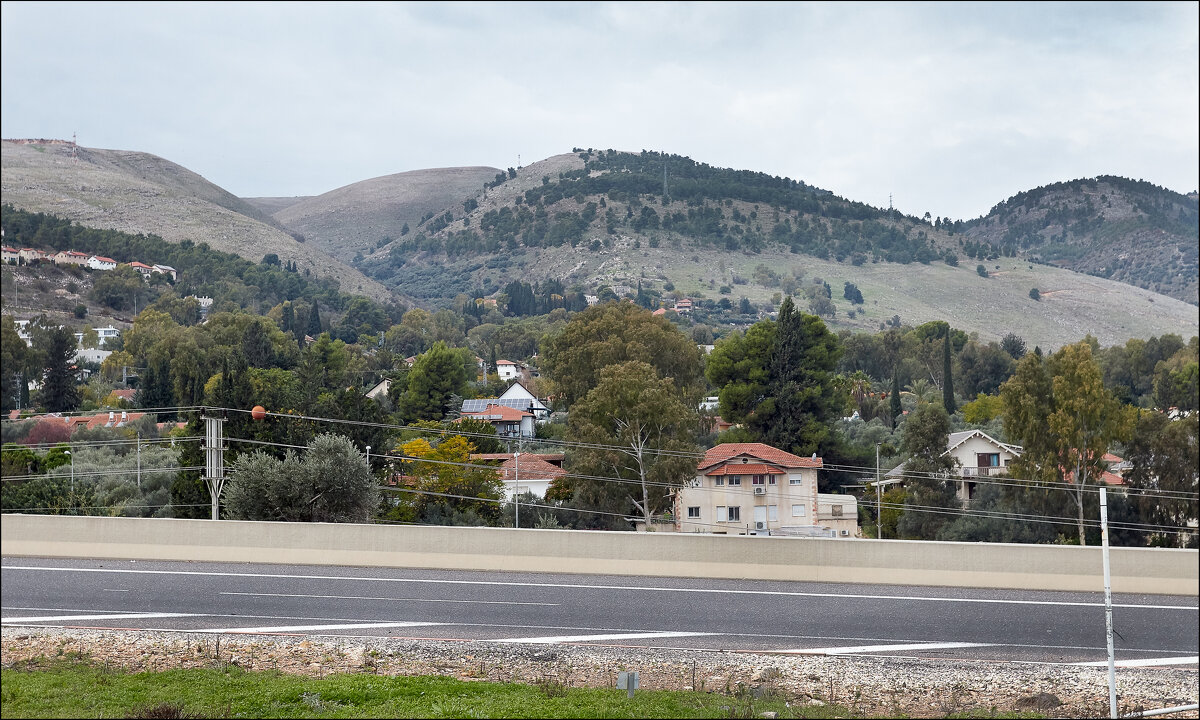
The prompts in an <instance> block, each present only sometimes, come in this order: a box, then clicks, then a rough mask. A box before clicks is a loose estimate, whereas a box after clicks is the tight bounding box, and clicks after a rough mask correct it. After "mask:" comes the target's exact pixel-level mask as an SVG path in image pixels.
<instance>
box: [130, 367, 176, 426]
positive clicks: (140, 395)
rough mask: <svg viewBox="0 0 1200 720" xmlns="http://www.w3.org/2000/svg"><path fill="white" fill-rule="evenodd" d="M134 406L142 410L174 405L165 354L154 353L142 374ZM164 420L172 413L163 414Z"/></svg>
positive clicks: (169, 369)
mask: <svg viewBox="0 0 1200 720" xmlns="http://www.w3.org/2000/svg"><path fill="white" fill-rule="evenodd" d="M136 404H137V406H138V407H142V408H167V407H173V406H174V405H175V391H174V389H173V386H172V384H171V360H170V358H169V357H167V354H166V353H165V352H155V353H154V354H153V355H152V356H151V358H150V360H149V362H148V364H147V367H146V370H145V372H143V374H142V377H141V382H140V383H139V387H138V392H137V399H136ZM163 417H164V418H172V417H174V413H164V415H163Z"/></svg>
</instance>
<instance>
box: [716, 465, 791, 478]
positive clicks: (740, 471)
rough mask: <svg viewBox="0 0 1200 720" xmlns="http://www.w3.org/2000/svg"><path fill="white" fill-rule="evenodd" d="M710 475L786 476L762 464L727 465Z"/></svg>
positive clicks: (777, 469) (776, 469)
mask: <svg viewBox="0 0 1200 720" xmlns="http://www.w3.org/2000/svg"><path fill="white" fill-rule="evenodd" d="M707 474H708V475H786V474H787V473H785V472H784V471H782V470H780V469H779V468H774V467H771V466H770V465H763V464H762V463H745V464H743V463H726V464H724V465H722V466H721V467H718V468H714V469H712V470H710V471H708V473H707Z"/></svg>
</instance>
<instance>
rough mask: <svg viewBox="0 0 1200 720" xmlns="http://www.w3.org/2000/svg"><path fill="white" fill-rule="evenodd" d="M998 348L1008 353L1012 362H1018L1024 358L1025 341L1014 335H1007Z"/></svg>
mask: <svg viewBox="0 0 1200 720" xmlns="http://www.w3.org/2000/svg"><path fill="white" fill-rule="evenodd" d="M1000 347H1001V348H1003V349H1004V352H1006V353H1008V354H1009V355H1010V356H1011V357H1012V359H1013V360H1020V359H1021V358H1022V357H1024V356H1025V341H1024V340H1022V339H1021V336H1020V335H1017V334H1016V333H1009V334H1007V335H1005V336H1004V338H1003V339H1002V340H1001V341H1000Z"/></svg>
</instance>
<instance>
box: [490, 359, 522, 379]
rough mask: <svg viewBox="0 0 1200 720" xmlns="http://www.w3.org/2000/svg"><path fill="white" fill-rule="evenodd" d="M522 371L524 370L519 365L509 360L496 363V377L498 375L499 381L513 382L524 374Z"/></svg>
mask: <svg viewBox="0 0 1200 720" xmlns="http://www.w3.org/2000/svg"><path fill="white" fill-rule="evenodd" d="M523 369H524V368H523V366H522V365H521V363H515V362H513V361H511V360H497V361H496V375H498V376H499V377H500V379H501V380H513V379H516V378H519V377H521V376H522V375H524V374H525V373H524V372H523Z"/></svg>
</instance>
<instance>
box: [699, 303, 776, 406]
mask: <svg viewBox="0 0 1200 720" xmlns="http://www.w3.org/2000/svg"><path fill="white" fill-rule="evenodd" d="M775 330H776V325H775V322H774V321H772V320H762V321H760V322H756V323H754V324H753V325H751V326H750V328H749V329H747V330H746V332H745V334H743V333H741V332H739V331H735V332H733V333H731V334H730V335H728V336H726V337H724V338H722V339H721V341H720V342H718V343H717V344H716V347H714V348H713V351H712V352H711V353H709V355H708V358H707V362H706V364H705V368H704V373H705V375H706V376H707V378H708V381H709V383H711V384H712V386H713V387H715V388H719V394H718V398H719V405H718V409H719V412H720V413H721V417H722V418H723V419H724V420H727V421H729V422H731V423H741V422H744V421H745V420H746V418H747V417H749V416H750V415H751V413H753V412H754V411H755V409H756V408H757V407H758V405H759V403H761V402H762V401H763V400H764V399H765V398H766V395H767V383H768V381H769V380H770V369H769V368H770V362H771V352H772V350H773V349H774V347H775Z"/></svg>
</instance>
